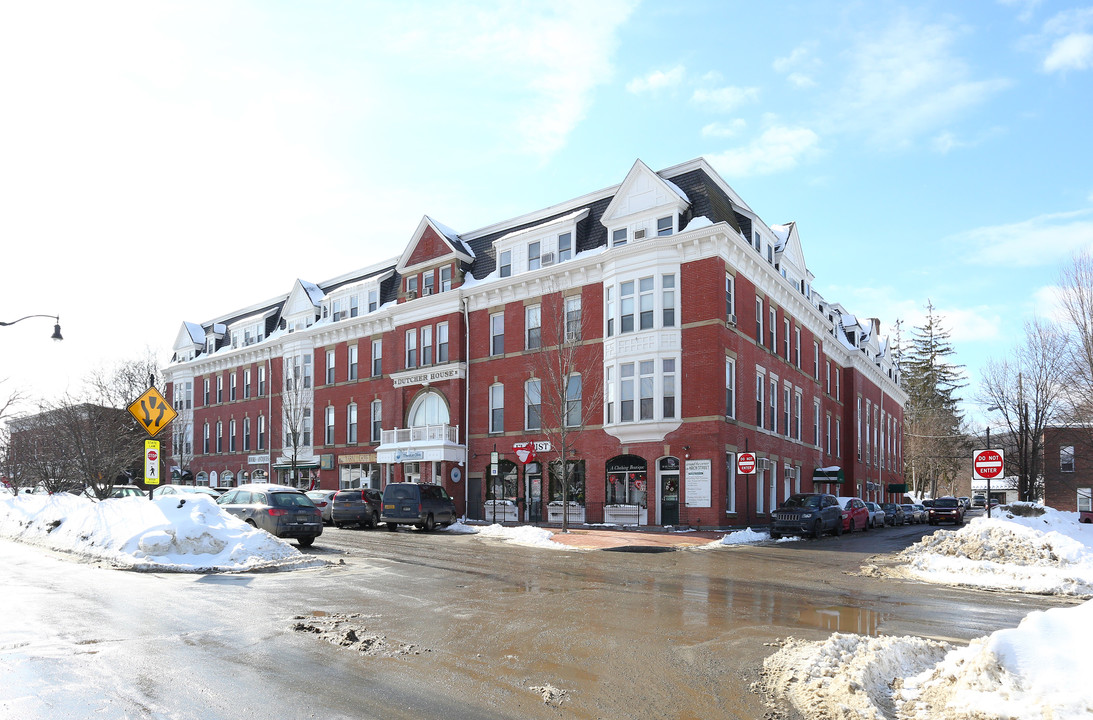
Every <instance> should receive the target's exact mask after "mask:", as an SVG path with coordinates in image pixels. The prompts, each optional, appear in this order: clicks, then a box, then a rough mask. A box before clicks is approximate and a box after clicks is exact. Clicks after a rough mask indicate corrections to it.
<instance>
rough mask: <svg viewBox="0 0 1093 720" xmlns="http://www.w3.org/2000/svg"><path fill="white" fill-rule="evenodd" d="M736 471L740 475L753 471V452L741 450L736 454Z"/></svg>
mask: <svg viewBox="0 0 1093 720" xmlns="http://www.w3.org/2000/svg"><path fill="white" fill-rule="evenodd" d="M736 472H737V473H739V474H740V475H752V474H754V473H755V453H750V452H743V453H740V454H739V455H737V456H736Z"/></svg>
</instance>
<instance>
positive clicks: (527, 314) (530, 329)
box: [524, 305, 543, 350]
mask: <svg viewBox="0 0 1093 720" xmlns="http://www.w3.org/2000/svg"><path fill="white" fill-rule="evenodd" d="M524 328H525V337H524V347H525V348H526V349H528V350H537V349H539V347H540V346H541V345H542V340H543V338H542V311H541V308H540V307H539V306H538V305H528V306H527V307H526V308H524Z"/></svg>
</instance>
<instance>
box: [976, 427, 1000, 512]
mask: <svg viewBox="0 0 1093 720" xmlns="http://www.w3.org/2000/svg"><path fill="white" fill-rule="evenodd" d="M987 440H990V434H989V431H988V435H987ZM1005 468H1006V461H1005V456H1004V455H1003V451H1002V450H976V451H975V453H973V454H972V477H973V478H974V479H976V480H986V481H987V517H990V516H991V480H992V479H993V478H996V477H999V476H1001V475H1002V472H1003V471H1004V470H1005Z"/></svg>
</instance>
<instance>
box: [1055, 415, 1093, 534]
mask: <svg viewBox="0 0 1093 720" xmlns="http://www.w3.org/2000/svg"><path fill="white" fill-rule="evenodd" d="M1090 439H1091V436H1090V431H1089V428H1083V427H1075V426H1069V427H1068V426H1053V427H1046V428H1044V466H1043V467H1044V505H1047V506H1049V507H1053V508H1055V509H1056V510H1069V511H1070V512H1081V513H1083V517H1084V518H1086V519H1088V520H1093V463H1091V462H1090V458H1091V457H1093V452H1091V445H1090Z"/></svg>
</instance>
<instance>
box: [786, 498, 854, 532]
mask: <svg viewBox="0 0 1093 720" xmlns="http://www.w3.org/2000/svg"><path fill="white" fill-rule="evenodd" d="M825 532H830V533H832V534H834V535H842V534H843V510H842V506H841V505H840V504H839V499H838V498H837V497H835V496H834V495H828V494H826V493H798V494H796V495H790V496H789V497H788V498H786V501H785V502H783V503H782V504H781V505H779V506H778V509H777V510H775V511H774V513H773V518H772V520H771V524H770V536H771V537H772V538H774V539H775V540H777V539H778V538H780V537H782V536H783V535H811V536H812V537H814V538H818V537H820V536H822V535H823V534H824V533H825Z"/></svg>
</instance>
